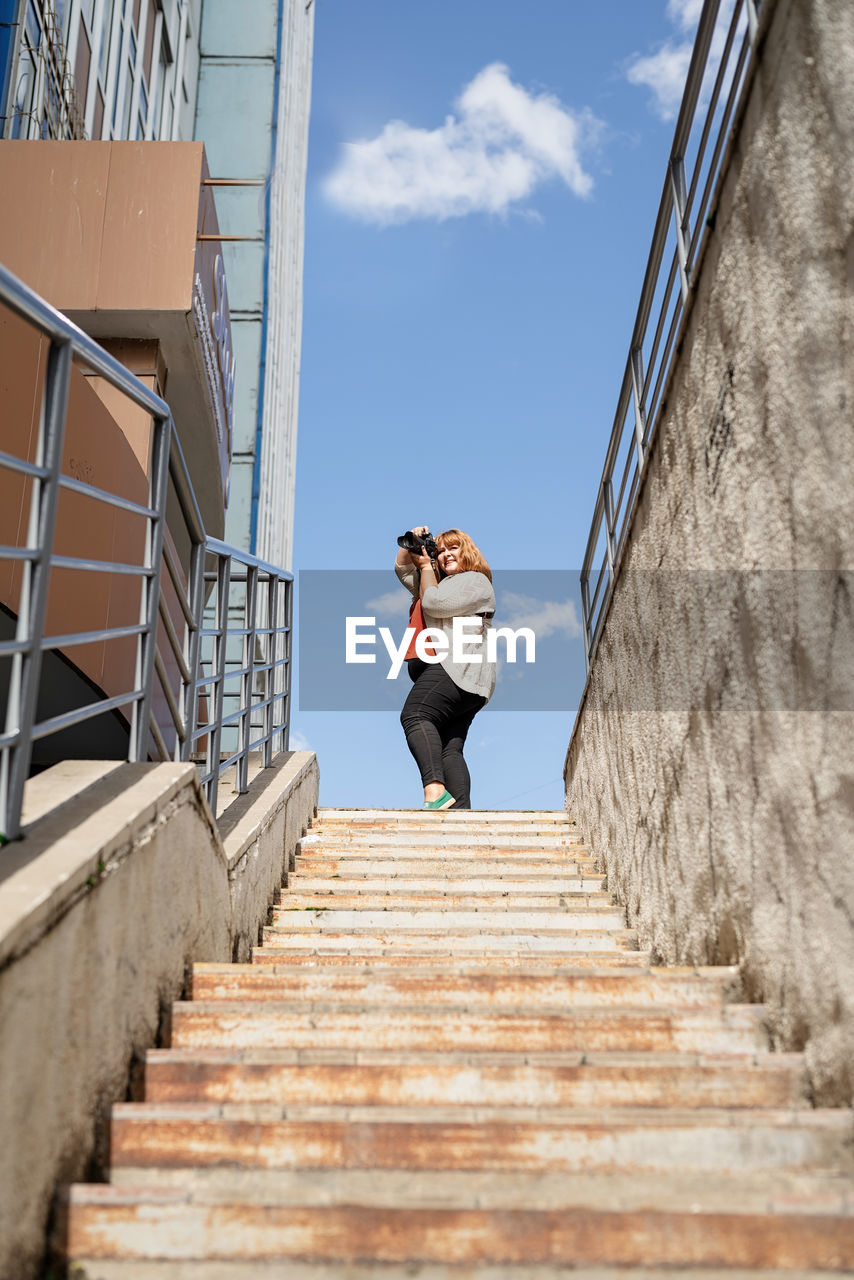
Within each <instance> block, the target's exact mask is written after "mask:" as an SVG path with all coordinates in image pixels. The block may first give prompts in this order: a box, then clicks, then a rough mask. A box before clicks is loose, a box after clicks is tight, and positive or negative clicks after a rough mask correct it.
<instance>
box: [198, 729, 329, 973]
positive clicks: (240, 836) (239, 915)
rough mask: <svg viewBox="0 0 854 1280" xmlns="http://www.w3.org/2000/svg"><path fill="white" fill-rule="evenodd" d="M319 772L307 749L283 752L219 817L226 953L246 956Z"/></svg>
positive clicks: (308, 810) (312, 802) (306, 816)
mask: <svg viewBox="0 0 854 1280" xmlns="http://www.w3.org/2000/svg"><path fill="white" fill-rule="evenodd" d="M318 781H319V773H318V768H317V758H316V757H315V755H314V753H313V752H311V751H295V752H292V753H290V754H288V753H285V754H283V756H282V757H281V759H280V760H279V761H277V762H276V764H274V766H273V768H272V769H265V770H264V771H263V772H260V773H257V774H256V776H255V777H254V778H253V779H252V782H251V783H250V785H249V791H248V792H247V793H246V795H243V796H239V797H238V798H237V799H236V800H234V801H233V802H232V804H231V805H230V806H229V807H228V809H226V810H225V812H224V813H223V815H222V817H221V818H220V820H219V830H220V835H221V837H222V839H223V841H224V845H225V856H226V861H227V864H228V882H229V890H230V894H231V933H232V956H233V959H234V960H236V961H244V960H248V959H249V953H250V952H251V950H252V948H253V947H254V946H255V945H256V944H257V943H258V941H259V928H260V926H261V925H263V924H264V922H265V920H266V918H267V911H268V910H269V908H270V906H271V905H272V902H273V896H274V894H275V893H276V890H277V889H279V888H280V887H281V885H282V880H283V877H284V875H285V873H286V872H287V871H288V870H289V869H290V867H291V866H292V864H293V858H294V851H295V849H296V845H297V841H298V840H299V839H300V837H301V836H302V835H303V833H304V832H305V830H306V828H307V826H308V823H309V820H310V819H311V818H312V817H313V816H314V813H315V811H316V809H317V788H318Z"/></svg>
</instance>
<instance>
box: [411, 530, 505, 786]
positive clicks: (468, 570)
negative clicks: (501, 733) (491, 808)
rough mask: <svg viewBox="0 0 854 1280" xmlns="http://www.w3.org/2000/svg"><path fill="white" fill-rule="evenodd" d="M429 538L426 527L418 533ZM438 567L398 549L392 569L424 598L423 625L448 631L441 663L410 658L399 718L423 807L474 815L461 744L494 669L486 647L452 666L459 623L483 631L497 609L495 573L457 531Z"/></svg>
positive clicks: (442, 537)
mask: <svg viewBox="0 0 854 1280" xmlns="http://www.w3.org/2000/svg"><path fill="white" fill-rule="evenodd" d="M413 532H414V533H416V534H424V533H426V532H427V526H426V525H420V526H419V527H418V528H417V529H414V530H413ZM436 545H437V547H438V548H439V557H438V569H437V566H435V565H434V564H433V562H432V561H431V560H430V557H429V556H428V555H426V554H424V555H419V554H417V553H416V552H410V551H403V550H400V551H398V553H397V559H396V560H395V564H394V571H395V573H396V574H397V576H398V578H399V579H400V581H401V582H402V583H403V585H404V586H405V587H406V588H407V590H408V591H410V592H411V593H412V595H413V596H420V598H421V608H422V611H423V614H424V623H425V626H427V627H430V628H435V629H437V630H440V631H442V632H444V634H445V636H446V638H447V641H448V652H447V654H446V656H445V657H443V658H442V659H441V661H440V662H438V663H426V662H422V661H421V659H420V658H412V659H410V661H409V663H408V666H409V675H410V678H411V679H412V680H413V681H414V686H413V688H412V689H411V690H410V693H409V697H408V698H407V699H406V702H405V704H404V707H403V711H402V712H401V714H400V723H401V724H402V725H403V731H404V733H405V734H406V742H407V745H408V747H409V750H410V751H411V752H412V754H413V756H414V757H415V763H416V764H417V765H418V768H419V769H420V771H421V781H422V783H423V784H424V808H425V809H451V808H453V809H470V808H471V795H470V788H471V778H470V777H469V771H468V766H467V765H466V762H465V760H464V759H463V745H464V743H465V740H466V734H467V733H468V731H469V726H470V725H471V722H472V720H473V719H474V717H475V715H476V714H477V712H478V711H480V709H481V707H485V706H486V704H487V702H488V701H489V699H490V698H491V697H492V692H493V690H494V688H495V663H494V662H487V661H486V645H485V644H484V643H481V644H478V645H472V644H471V643H469V644H468V645H467V646H466V649H467V652H469V653H471V654H472V655H473V657H472V658H470V659H464V660H463V661H462V662H454V661H453V656H454V655H453V623H454V618H460V617H462V618H473V617H480V618H481V619H483V625H482V630H483V631H485V629H486V626H488V624H489V621H490V620H491V618H492V615H493V613H494V611H495V592H494V591H493V589H492V574H491V572H490V569H489V565H488V564H487V563H486V561H485V560H484V558H483V556H482V555H481V553H480V552H479V551H478V549H477V547H476V546H475V545H474V543H473V542H472V540H471V538H470V537H468V535H467V534H465V533H461V532H460V530H459V529H448V530H446V532H445V533H440V534H439V536H438V538H436Z"/></svg>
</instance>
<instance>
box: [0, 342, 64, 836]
mask: <svg viewBox="0 0 854 1280" xmlns="http://www.w3.org/2000/svg"><path fill="white" fill-rule="evenodd" d="M72 356H73V351H72V346H71V343H70V342H69V341H65V342H57V341H53V342H52V343H51V347H50V354H49V356H48V361H47V370H46V374H45V385H44V397H43V399H42V411H41V418H40V422H39V440H38V452H37V457H36V462H37V464H38V466H39V467H40V468H43V469H44V471H45V472H46V473H47V474H46V475H42V476H38V477H34V479H33V482H32V483H33V489H32V497H31V499H30V519H29V527H28V531H27V549H28V550H30V551H33V552H34V553H35V555H34V557H33V559H27V560H25V561H24V563H23V566H22V574H21V597H20V603H19V608H18V621H17V625H16V628H15V639H16V640H18V641H21V642H22V643H24V644H26V646H27V647H26V649H25V650H24V651H23V652H22V653H16V654H15V655H14V656H13V658H12V671H11V675H10V680H9V700H8V704H7V711H6V732H7V733H17V735H18V737H17V741H16V742H15V743H14V744H13V745H12V746H11V748H10V749H9V750H8V751H4V752H3V757H2V764H0V822H2V824H3V826H2V828H0V834H2V835H3V836H5V838H6V839H7V840H12V839H15V838H17V837H18V836H19V835H20V833H21V806H22V804H23V799H24V784H25V783H26V780H27V776H28V774H29V771H30V759H31V757H32V749H33V737H32V735H33V723H34V721H35V717H36V708H37V703H38V691H39V682H40V679H41V665H42V647H41V646H42V640H43V638H44V624H45V614H46V612H47V596H48V586H49V584H50V561H51V555H52V552H53V540H54V532H55V530H56V511H57V506H58V502H59V473H60V468H61V465H62V449H63V443H64V440H65V420H66V415H67V411H68V390H69V386H70V384H71V362H72Z"/></svg>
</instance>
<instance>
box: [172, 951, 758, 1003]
mask: <svg viewBox="0 0 854 1280" xmlns="http://www.w3.org/2000/svg"><path fill="white" fill-rule="evenodd" d="M739 990H740V980H739V976H738V970H737V969H735V968H734V967H724V966H722V967H721V968H719V969H700V970H696V969H652V970H641V971H638V972H636V973H625V972H624V971H622V970H620V969H593V970H586V971H579V970H575V969H572V968H564V969H560V970H551V971H550V972H545V973H543V972H536V971H534V972H526V971H525V970H524V969H523V968H522V967H521V966H519V967H518V969H516V970H514V971H513V972H512V973H494V972H490V971H489V970H488V969H473V968H471V967H470V966H469V967H465V968H463V969H461V970H460V971H455V970H454V969H452V968H447V967H442V966H425V965H419V966H417V967H415V968H410V969H400V970H397V971H394V972H388V971H387V972H374V971H371V970H367V971H363V972H358V971H356V972H354V971H352V970H349V969H332V968H328V969H323V970H318V971H316V972H306V970H305V969H304V968H303V967H302V966H293V965H291V964H289V963H288V962H287V961H286V960H284V959H283V960H282V962H281V963H280V964H278V965H272V966H265V967H263V968H261V967H257V966H252V965H245V964H196V965H194V966H193V973H192V996H193V1000H194V1001H195V1000H234V999H240V1000H284V999H288V998H297V999H299V1000H303V1001H305V1000H309V1001H311V1000H333V1001H343V1000H355V1001H358V1002H361V1003H371V1004H376V1005H382V1006H385V1007H389V1006H391V1005H394V1006H395V1007H397V1006H398V1005H399V1004H401V1003H409V1004H413V1003H414V1004H423V1005H429V1006H430V1007H432V1008H436V1007H437V1006H440V1005H447V1004H457V1005H461V1004H462V1005H466V1006H467V1007H472V1006H474V1005H481V1004H483V1005H487V1006H488V1007H489V1008H490V1009H493V1010H495V1009H499V1008H502V1007H505V1008H506V1007H508V1006H509V1007H518V1008H524V1009H526V1010H528V1011H533V1010H534V1009H537V1010H545V1009H553V1010H556V1011H558V1012H566V1011H568V1010H570V1009H575V1008H578V1007H580V1006H595V1007H600V1008H601V1007H620V1006H625V1005H631V1006H634V1007H640V1006H643V1005H649V1006H652V1007H653V1008H655V1007H657V1006H659V1005H662V1004H663V1005H669V1006H677V1005H678V1006H680V1007H685V1006H691V1007H694V1008H697V1007H703V1008H710V1009H719V1008H720V1007H721V1005H722V1001H723V998H724V995H725V994H726V993H728V994H729V995H730V996H731V997H734V995H735V994H737V992H738V991H739Z"/></svg>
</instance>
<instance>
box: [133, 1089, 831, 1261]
mask: <svg viewBox="0 0 854 1280" xmlns="http://www.w3.org/2000/svg"><path fill="white" fill-rule="evenodd" d="M851 1138H852V1121H851V1117H850V1115H848V1114H846V1113H844V1112H841V1111H838V1110H831V1111H810V1110H804V1111H788V1110H787V1111H765V1110H742V1111H732V1112H728V1113H721V1112H720V1111H712V1112H708V1111H700V1110H693V1111H680V1110H677V1109H675V1108H669V1109H667V1110H663V1109H661V1108H657V1109H654V1108H628V1107H623V1108H615V1109H613V1110H612V1109H605V1108H600V1109H597V1110H595V1111H581V1110H578V1109H569V1108H556V1107H555V1108H543V1109H542V1110H536V1111H532V1110H531V1109H530V1108H527V1107H519V1106H515V1107H506V1108H486V1107H471V1108H469V1107H457V1108H439V1107H437V1108H424V1107H413V1108H393V1107H344V1106H319V1105H318V1106H305V1105H289V1106H287V1107H283V1106H282V1105H281V1104H275V1103H271V1104H261V1103H239V1104H238V1103H224V1104H223V1105H222V1106H213V1105H209V1104H206V1103H196V1104H182V1105H179V1104H175V1105H170V1104H165V1103H158V1104H155V1103H128V1104H118V1105H116V1106H114V1107H113V1111H112V1122H111V1127H110V1158H111V1165H112V1168H113V1169H119V1168H121V1167H123V1166H133V1167H134V1168H142V1167H150V1168H151V1167H158V1168H160V1167H162V1168H169V1167H171V1168H184V1167H197V1166H208V1167H211V1166H214V1167H215V1166H218V1165H223V1164H227V1165H228V1166H229V1167H231V1168H234V1167H243V1168H249V1169H252V1168H259V1169H299V1168H309V1169H318V1168H331V1169H339V1168H340V1169H372V1170H374V1169H390V1170H391V1169H394V1170H406V1169H432V1170H442V1169H471V1170H478V1169H485V1170H489V1169H505V1170H516V1169H522V1170H527V1171H529V1172H533V1171H541V1172H546V1171H554V1172H559V1171H567V1172H573V1173H579V1172H584V1171H586V1170H590V1171H596V1172H607V1171H609V1170H625V1169H626V1168H632V1169H633V1170H634V1171H635V1172H636V1173H639V1172H643V1171H646V1170H664V1171H667V1170H670V1171H672V1170H676V1169H691V1170H694V1171H697V1170H700V1169H702V1170H705V1171H706V1172H708V1173H710V1174H711V1173H712V1172H714V1171H716V1170H721V1171H724V1172H725V1171H727V1170H729V1169H732V1168H737V1169H740V1170H744V1171H754V1172H755V1171H759V1170H770V1171H775V1172H779V1171H780V1170H783V1169H793V1170H811V1169H825V1170H827V1171H841V1172H848V1173H849V1174H850V1173H851V1172H852V1166H851V1156H850V1152H847V1151H846V1149H845V1143H846V1142H847V1143H849V1144H850V1142H851ZM852 1257H854V1255H852Z"/></svg>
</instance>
